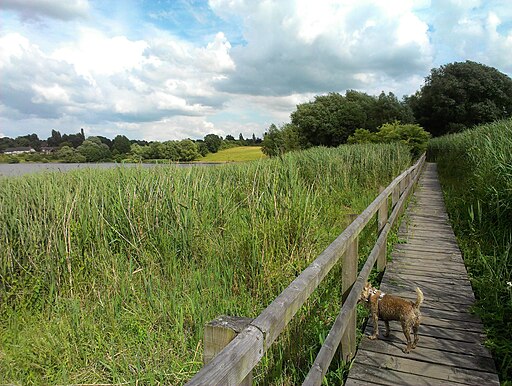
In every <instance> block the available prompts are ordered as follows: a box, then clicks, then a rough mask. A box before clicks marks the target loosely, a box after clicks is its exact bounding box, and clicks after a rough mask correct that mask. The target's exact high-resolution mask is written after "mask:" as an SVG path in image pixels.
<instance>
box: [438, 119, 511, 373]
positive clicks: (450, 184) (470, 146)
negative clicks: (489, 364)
mask: <svg viewBox="0 0 512 386" xmlns="http://www.w3.org/2000/svg"><path fill="white" fill-rule="evenodd" d="M429 157H430V158H431V159H432V160H435V161H437V163H438V167H439V173H440V177H441V183H442V185H443V190H444V193H445V198H446V202H447V207H448V212H449V214H450V218H451V221H452V223H453V225H454V230H455V233H456V235H457V238H458V241H459V245H460V247H461V249H462V252H463V255H464V260H465V262H466V266H467V268H468V272H469V275H470V278H471V282H472V285H473V289H474V290H475V294H476V297H477V304H476V307H475V311H476V312H477V313H478V314H479V315H480V316H481V318H482V320H483V322H484V325H485V327H486V330H487V336H488V341H487V342H486V344H487V345H488V346H489V348H490V349H491V351H492V353H493V356H494V358H495V360H496V364H497V367H498V372H499V376H500V380H501V381H502V382H503V383H506V382H509V383H512V335H511V334H510V332H511V331H512V256H511V249H512V119H508V120H502V121H497V122H494V123H491V124H486V125H481V126H478V127H475V128H474V129H471V130H468V131H465V132H462V133H460V134H454V135H449V136H444V137H440V138H436V139H434V140H432V141H431V142H430V144H429Z"/></svg>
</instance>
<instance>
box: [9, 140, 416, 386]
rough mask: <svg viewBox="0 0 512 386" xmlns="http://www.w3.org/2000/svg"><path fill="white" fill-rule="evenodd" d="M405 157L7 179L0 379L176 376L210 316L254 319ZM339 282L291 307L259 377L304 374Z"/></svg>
mask: <svg viewBox="0 0 512 386" xmlns="http://www.w3.org/2000/svg"><path fill="white" fill-rule="evenodd" d="M409 164H410V155H409V151H408V149H407V148H406V147H402V146H399V145H394V144H388V145H354V146H344V147H340V148H338V149H324V148H318V149H311V150H308V151H304V152H299V153H293V154H287V155H285V156H283V157H282V158H279V159H269V160H260V161H254V162H250V163H245V164H229V165H222V166H216V167H194V168H187V169H180V168H176V167H173V166H162V167H159V168H152V169H143V168H116V169H111V170H93V169H84V170H80V171H73V172H69V173H64V174H62V173H60V174H57V173H46V174H40V175H31V176H26V177H20V178H4V179H2V183H1V184H0V245H1V246H2V248H0V384H20V385H21V384H23V385H30V384H37V385H39V384H76V383H89V384H94V383H125V382H127V383H130V384H135V383H137V382H138V383H140V384H173V385H179V384H183V383H184V382H185V381H186V380H188V379H190V377H191V376H192V375H193V374H195V373H196V372H197V371H198V370H199V369H200V368H201V365H202V364H201V357H202V343H201V340H202V333H203V326H204V324H205V323H206V322H208V321H209V320H212V319H214V318H215V317H217V316H219V315H221V314H230V315H240V316H250V317H255V316H257V315H258V314H259V313H260V312H261V311H262V310H263V309H264V308H265V307H266V306H267V305H268V304H269V303H270V302H271V301H272V300H273V299H274V298H275V297H276V296H277V295H278V294H279V293H280V292H281V291H282V290H283V289H284V288H285V287H286V286H287V285H288V284H289V283H290V282H291V281H292V280H293V278H295V277H296V275H297V274H298V273H299V272H301V271H302V270H303V269H304V268H305V267H306V266H307V265H308V264H309V263H310V262H311V261H312V260H313V259H314V258H316V256H317V255H318V254H319V253H320V252H321V251H322V250H323V249H324V248H325V247H326V246H327V245H328V244H329V243H330V242H332V241H333V240H334V239H335V238H336V236H337V235H338V234H339V233H341V232H342V231H343V229H344V228H345V227H346V225H347V223H348V219H347V214H348V213H360V212H361V211H362V210H363V209H364V208H365V207H366V206H367V205H368V204H369V203H370V202H371V201H372V200H373V198H374V197H375V196H376V194H377V191H378V186H379V185H384V186H385V185H387V184H388V183H389V182H390V181H391V180H392V178H393V177H394V176H396V175H398V174H399V173H400V172H401V171H403V170H404V169H405V168H406V167H407V166H409ZM371 233H372V232H371V229H369V230H368V232H367V233H365V234H363V235H362V237H361V241H360V243H361V250H362V251H364V250H365V248H367V247H365V244H366V241H365V240H367V239H368V240H371V239H372V237H373V236H371ZM339 277H340V268H339V267H337V268H335V269H334V270H333V272H332V273H331V274H330V275H329V276H328V278H327V279H326V281H325V282H324V283H322V285H321V286H320V287H319V289H318V290H317V291H316V292H315V293H314V295H313V296H312V297H311V298H310V299H309V300H308V302H307V304H306V305H305V306H304V307H303V308H302V310H301V311H299V312H298V314H297V315H296V317H295V318H294V320H293V321H292V322H291V323H290V325H289V327H288V328H287V329H286V330H285V332H284V333H283V334H282V335H281V337H280V338H279V340H278V342H277V344H275V345H274V346H273V347H272V349H271V350H270V352H269V353H268V355H266V356H265V357H264V358H263V360H262V362H261V364H260V365H259V366H258V367H257V368H256V369H255V379H256V381H257V382H258V383H260V384H297V383H300V382H301V381H302V379H303V378H304V376H305V374H306V373H307V371H308V370H309V367H310V365H311V363H312V362H313V360H314V358H315V356H316V353H317V352H318V349H319V347H320V344H321V342H322V341H323V339H324V337H325V336H326V334H327V333H328V331H329V329H330V327H331V325H332V322H333V321H334V319H335V317H336V315H337V313H338V312H339V307H340V299H341V294H340V291H341V288H340V281H339ZM341 368H342V367H341V366H340V364H339V363H334V364H333V370H334V371H333V372H332V373H331V375H330V377H331V378H329V379H331V380H332V382H335V381H336V379H337V378H336V377H341V375H340V374H341V373H342V371H341V370H340V369H341Z"/></svg>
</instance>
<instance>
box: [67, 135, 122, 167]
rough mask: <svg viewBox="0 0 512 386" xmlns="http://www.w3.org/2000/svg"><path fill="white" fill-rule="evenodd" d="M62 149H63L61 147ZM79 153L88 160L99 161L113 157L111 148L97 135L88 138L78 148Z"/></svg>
mask: <svg viewBox="0 0 512 386" xmlns="http://www.w3.org/2000/svg"><path fill="white" fill-rule="evenodd" d="M61 150H62V149H61ZM77 151H78V153H80V154H81V155H83V156H84V157H85V160H86V161H87V162H99V161H105V160H109V159H111V158H112V154H111V153H110V149H109V148H108V146H107V145H105V144H104V143H101V140H100V139H99V138H97V137H89V138H87V139H86V140H85V141H84V142H83V143H82V144H81V145H80V146H79V147H78V148H77Z"/></svg>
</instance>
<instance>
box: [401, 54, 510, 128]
mask: <svg viewBox="0 0 512 386" xmlns="http://www.w3.org/2000/svg"><path fill="white" fill-rule="evenodd" d="M408 102H409V104H410V106H411V108H412V110H413V111H414V115H415V117H416V120H417V121H418V122H419V123H420V125H422V126H423V127H425V129H426V130H427V131H429V132H430V133H432V135H434V136H440V135H443V134H446V133H452V132H457V131H461V130H464V129H466V128H469V127H471V126H474V125H477V124H480V123H485V122H491V121H494V120H497V119H502V118H506V117H510V116H512V79H511V78H510V77H508V76H507V75H505V74H503V73H501V72H499V71H498V70H497V69H495V68H493V67H488V66H486V65H483V64H480V63H476V62H472V61H469V60H468V61H466V62H454V63H450V64H447V65H444V66H441V67H440V68H434V69H432V70H431V72H430V75H429V76H428V77H427V78H426V79H425V84H424V85H423V87H422V88H421V89H420V90H419V91H418V92H417V93H416V94H415V95H413V96H412V97H410V98H409V100H408Z"/></svg>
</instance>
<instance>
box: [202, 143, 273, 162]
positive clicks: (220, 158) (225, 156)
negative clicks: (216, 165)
mask: <svg viewBox="0 0 512 386" xmlns="http://www.w3.org/2000/svg"><path fill="white" fill-rule="evenodd" d="M266 157H267V156H266V155H265V154H263V152H262V151H261V147H259V146H238V147H232V148H230V149H224V150H219V151H218V152H217V153H208V154H207V155H206V156H205V157H201V158H200V159H198V162H244V161H255V160H259V159H263V158H266Z"/></svg>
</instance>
